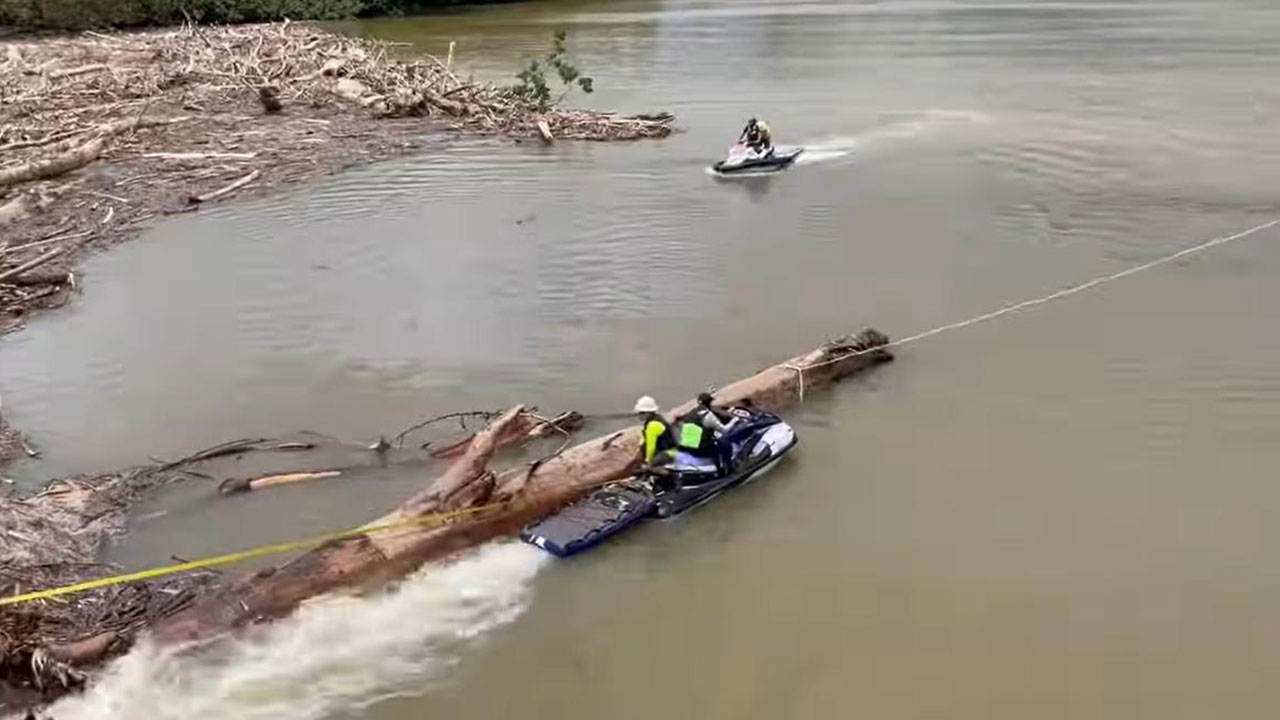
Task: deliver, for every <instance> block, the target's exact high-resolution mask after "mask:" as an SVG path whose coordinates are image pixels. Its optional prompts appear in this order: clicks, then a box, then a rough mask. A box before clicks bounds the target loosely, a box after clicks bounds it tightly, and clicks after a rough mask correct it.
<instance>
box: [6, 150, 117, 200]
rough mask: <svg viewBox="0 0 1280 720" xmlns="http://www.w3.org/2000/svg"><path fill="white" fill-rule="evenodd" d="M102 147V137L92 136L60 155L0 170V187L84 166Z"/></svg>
mask: <svg viewBox="0 0 1280 720" xmlns="http://www.w3.org/2000/svg"><path fill="white" fill-rule="evenodd" d="M102 148H103V140H102V138H94V139H93V140H90V141H89V142H87V143H85V144H83V145H81V146H79V147H76V148H73V149H71V150H68V151H67V152H65V153H62V154H60V155H55V156H54V157H51V158H49V159H48V160H38V161H33V162H29V163H23V164H21V165H19V166H17V167H14V168H9V169H8V170H0V188H7V187H9V186H10V185H17V184H18V183H24V182H30V181H32V180H43V179H45V178H51V177H57V176H58V175H61V174H63V173H67V172H71V171H72V170H75V169H77V168H81V167H84V166H85V165H88V164H89V163H91V162H93V161H94V160H97V159H98V156H99V155H101V154H102Z"/></svg>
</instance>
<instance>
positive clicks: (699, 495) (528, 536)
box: [520, 413, 798, 558]
mask: <svg viewBox="0 0 1280 720" xmlns="http://www.w3.org/2000/svg"><path fill="white" fill-rule="evenodd" d="M728 442H730V443H731V444H732V446H733V453H732V456H733V458H734V470H733V471H732V472H730V473H728V474H726V475H723V476H720V475H719V474H718V473H717V472H716V470H715V464H714V462H712V461H710V460H706V459H703V458H696V457H692V456H686V455H683V454H680V455H678V456H677V458H676V461H675V462H674V463H673V464H672V466H671V469H670V470H669V474H670V475H671V477H669V478H667V480H668V481H669V482H670V486H668V487H667V488H666V489H662V488H660V487H655V485H654V484H653V483H651V482H647V481H640V480H632V481H628V482H619V483H614V484H612V485H608V486H605V487H603V488H601V489H599V490H596V491H595V492H593V493H591V494H590V495H588V496H587V497H585V498H583V499H582V500H579V501H578V502H576V503H573V504H572V505H569V506H568V507H566V508H564V509H563V510H561V511H560V512H558V513H556V514H555V515H552V516H550V517H547V518H544V519H543V520H540V521H538V522H536V523H533V524H531V525H529V526H528V527H526V528H525V529H524V530H523V531H522V532H521V533H520V538H521V539H522V540H524V541H525V542H527V543H530V544H531V545H536V546H538V547H540V548H542V549H543V550H546V551H547V552H549V553H551V554H552V555H555V556H556V557H561V558H565V557H569V556H571V555H576V554H578V553H580V552H584V551H586V550H590V549H592V548H594V547H596V546H597V545H600V544H601V543H603V542H604V541H606V540H608V539H609V538H611V537H613V536H614V535H617V534H618V533H621V532H623V531H625V530H627V529H629V528H631V527H634V526H635V525H638V524H640V523H641V522H644V521H645V520H647V519H649V518H651V517H655V516H656V517H661V518H669V517H675V516H676V515H680V514H682V513H685V512H688V511H689V510H692V509H693V508H695V507H698V506H699V505H702V504H703V503H706V502H708V501H710V500H712V499H713V498H715V497H716V496H717V495H719V494H720V493H723V492H724V491H726V490H729V489H730V488H733V487H736V486H738V485H743V484H745V483H748V482H750V481H751V480H754V479H755V478H757V477H759V476H761V475H763V474H765V473H766V472H769V471H770V470H772V469H773V467H774V466H775V465H777V464H778V462H779V461H780V460H781V459H782V458H783V457H784V456H785V455H786V454H787V453H789V452H790V451H791V450H792V449H793V448H794V447H795V446H796V443H797V442H798V441H797V438H796V434H795V431H794V430H792V428H791V426H790V425H788V424H786V423H785V422H782V420H780V419H779V418H777V417H776V416H773V415H769V414H766V413H757V414H755V415H753V416H752V417H751V418H750V419H749V420H748V421H745V422H741V423H740V424H739V425H737V426H734V427H733V428H732V429H731V430H730V432H729V434H728ZM662 484H663V483H658V485H662Z"/></svg>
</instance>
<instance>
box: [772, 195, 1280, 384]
mask: <svg viewBox="0 0 1280 720" xmlns="http://www.w3.org/2000/svg"><path fill="white" fill-rule="evenodd" d="M1276 225H1280V218H1276V219H1275V220H1272V221H1270V222H1265V223H1262V224H1261V225H1257V226H1254V227H1251V228H1249V229H1248V230H1244V231H1241V232H1238V233H1235V234H1234V235H1224V236H1222V237H1218V238H1214V239H1212V240H1208V241H1205V242H1202V243H1200V244H1199V245H1192V246H1191V247H1189V248H1184V249H1182V250H1179V251H1177V252H1175V253H1171V254H1169V255H1164V256H1162V257H1159V258H1156V259H1155V260H1152V261H1150V262H1145V263H1142V264H1141V265H1134V266H1133V267H1130V268H1126V269H1124V270H1121V271H1119V272H1115V273H1112V274H1110V275H1103V276H1101V277H1096V278H1094V279H1092V280H1088V281H1086V282H1082V283H1080V284H1078V285H1072V286H1071V287H1069V288H1065V289H1063V290H1059V291H1057V292H1054V293H1050V294H1048V295H1045V296H1043V297H1038V298H1032V299H1031V300H1023V301H1022V302H1017V303H1014V304H1012V305H1007V306H1005V307H1002V308H1000V309H999V310H993V311H991V312H989V313H983V314H982V315H977V316H975V317H971V318H969V319H968V320H961V321H959V322H953V323H950V324H948V325H942V326H940V327H936V328H933V329H932V330H926V331H924V332H922V333H917V334H915V335H911V336H908V337H904V338H902V339H901V340H893V341H891V342H888V343H885V344H884V345H877V346H876V347H873V348H866V349H864V350H856V351H854V352H851V353H846V354H844V355H840V356H839V357H836V358H832V359H831V360H825V361H823V362H820V363H814V364H812V365H806V366H805V367H803V368H801V367H798V366H795V365H792V364H791V363H787V364H786V365H783V366H782V367H784V368H786V369H788V370H795V371H796V374H797V375H798V376H799V378H800V399H801V400H804V371H805V370H812V369H814V368H819V367H823V366H825V365H831V364H833V363H837V362H841V361H843V360H846V359H848V358H851V357H857V356H859V355H867V354H870V353H873V352H876V351H878V350H884V349H886V348H891V347H899V346H901V345H906V344H907V343H913V342H915V341H917V340H923V339H925V338H927V337H933V336H934V335H938V334H941V333H944V332H948V331H951V330H959V329H960V328H964V327H969V326H970V325H977V324H978V323H981V322H986V321H988V320H994V319H996V318H998V317H1002V316H1004V315H1010V314H1013V313H1016V312H1018V311H1020V310H1026V309H1027V308H1031V307H1036V306H1038V305H1044V304H1045V303H1049V302H1053V301H1054V300H1060V299H1062V298H1064V297H1069V296H1071V295H1075V294H1077V293H1082V292H1084V291H1085V290H1091V289H1093V288H1095V287H1098V286H1099V285H1105V284H1106V283H1109V282H1112V281H1115V280H1119V279H1121V278H1126V277H1129V276H1130V275H1136V274H1138V273H1140V272H1142V271H1144V270H1150V269H1152V268H1154V267H1159V266H1161V265H1167V264H1169V263H1171V262H1174V261H1175V260H1179V259H1181V258H1184V257H1187V256H1188V255H1194V254H1196V253H1201V252H1204V251H1205V250H1209V249H1211V248H1215V247H1217V246H1219V245H1225V244H1227V243H1229V242H1232V241H1235V240H1240V239H1242V238H1246V237H1249V236H1250V235H1254V234H1256V233H1260V232H1262V231H1263V230H1267V229H1270V228H1272V227H1275V226H1276Z"/></svg>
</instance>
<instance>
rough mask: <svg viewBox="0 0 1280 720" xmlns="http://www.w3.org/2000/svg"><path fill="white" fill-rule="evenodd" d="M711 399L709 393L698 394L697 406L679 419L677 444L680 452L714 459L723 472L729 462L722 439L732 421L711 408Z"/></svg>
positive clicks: (725, 444) (726, 448)
mask: <svg viewBox="0 0 1280 720" xmlns="http://www.w3.org/2000/svg"><path fill="white" fill-rule="evenodd" d="M712 399H713V398H712V397H711V393H707V392H704V393H698V404H697V405H695V406H694V408H693V409H692V410H690V411H689V412H688V413H687V414H685V416H684V417H683V418H681V422H680V426H679V441H678V442H679V444H680V449H682V450H686V451H688V452H690V453H693V454H694V455H698V456H701V457H707V458H712V459H714V460H715V461H716V466H717V467H719V468H720V470H721V471H722V472H723V471H724V470H726V469H728V460H729V458H728V447H727V443H726V442H725V440H724V437H725V433H726V432H728V429H729V428H728V424H729V423H730V422H732V419H731V418H729V417H727V416H724V415H721V414H720V413H719V412H718V411H717V410H716V409H715V408H714V407H712V405H711V402H712Z"/></svg>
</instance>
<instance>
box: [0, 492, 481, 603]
mask: <svg viewBox="0 0 1280 720" xmlns="http://www.w3.org/2000/svg"><path fill="white" fill-rule="evenodd" d="M499 507H502V504H501V503H495V504H493V505H480V506H478V507H472V508H466V509H464V510H455V511H453V512H446V513H436V514H433V515H423V516H421V517H412V518H405V519H403V520H397V521H395V522H389V523H384V524H382V525H365V526H363V527H358V528H355V529H353V530H345V531H343V532H339V533H331V534H329V535H321V536H319V537H313V538H308V539H306V540H295V541H293V542H284V543H276V544H274V545H262V546H260V547H256V548H253V549H251V550H241V551H240V552H233V553H228V554H226V555H215V556H213V557H207V558H203V559H200V560H192V561H190V562H183V563H178V564H176V565H166V566H164V567H158V568H152V569H150V570H140V571H138V572H132V573H125V574H123V575H112V576H110V577H104V578H97V579H96V580H86V581H85V582H81V583H75V584H74V585H63V586H62V587H56V588H49V589H47V590H37V591H35V592H29V593H23V594H21V595H11V596H9V597H7V598H0V606H3V605H17V604H19V603H25V602H31V601H32V600H44V599H46V598H52V597H58V596H59V595H70V594H72V593H78V592H84V591H86V590H95V589H97V588H102V587H109V586H111V585H123V584H125V583H131V582H137V581H139V580H149V579H151V578H156V577H162V576H165V575H174V574H177V573H184V572H189V571H191V570H200V569H202V568H210V567H218V566H222V565H232V564H235V563H238V562H244V561H245V560H252V559H253V558H259V557H264V556H267V555H278V554H280V553H287V552H293V551H295V550H305V549H307V548H310V547H315V546H316V545H321V544H324V543H327V542H330V541H333V540H344V539H346V538H351V537H356V536H357V535H365V534H367V533H376V532H383V531H386V530H395V529H398V528H404V527H411V526H414V525H418V526H424V527H430V526H433V525H443V524H444V523H446V522H448V521H450V520H453V519H455V518H459V517H465V516H467V515H476V514H479V513H482V512H485V511H487V510H493V509H495V508H499Z"/></svg>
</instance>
